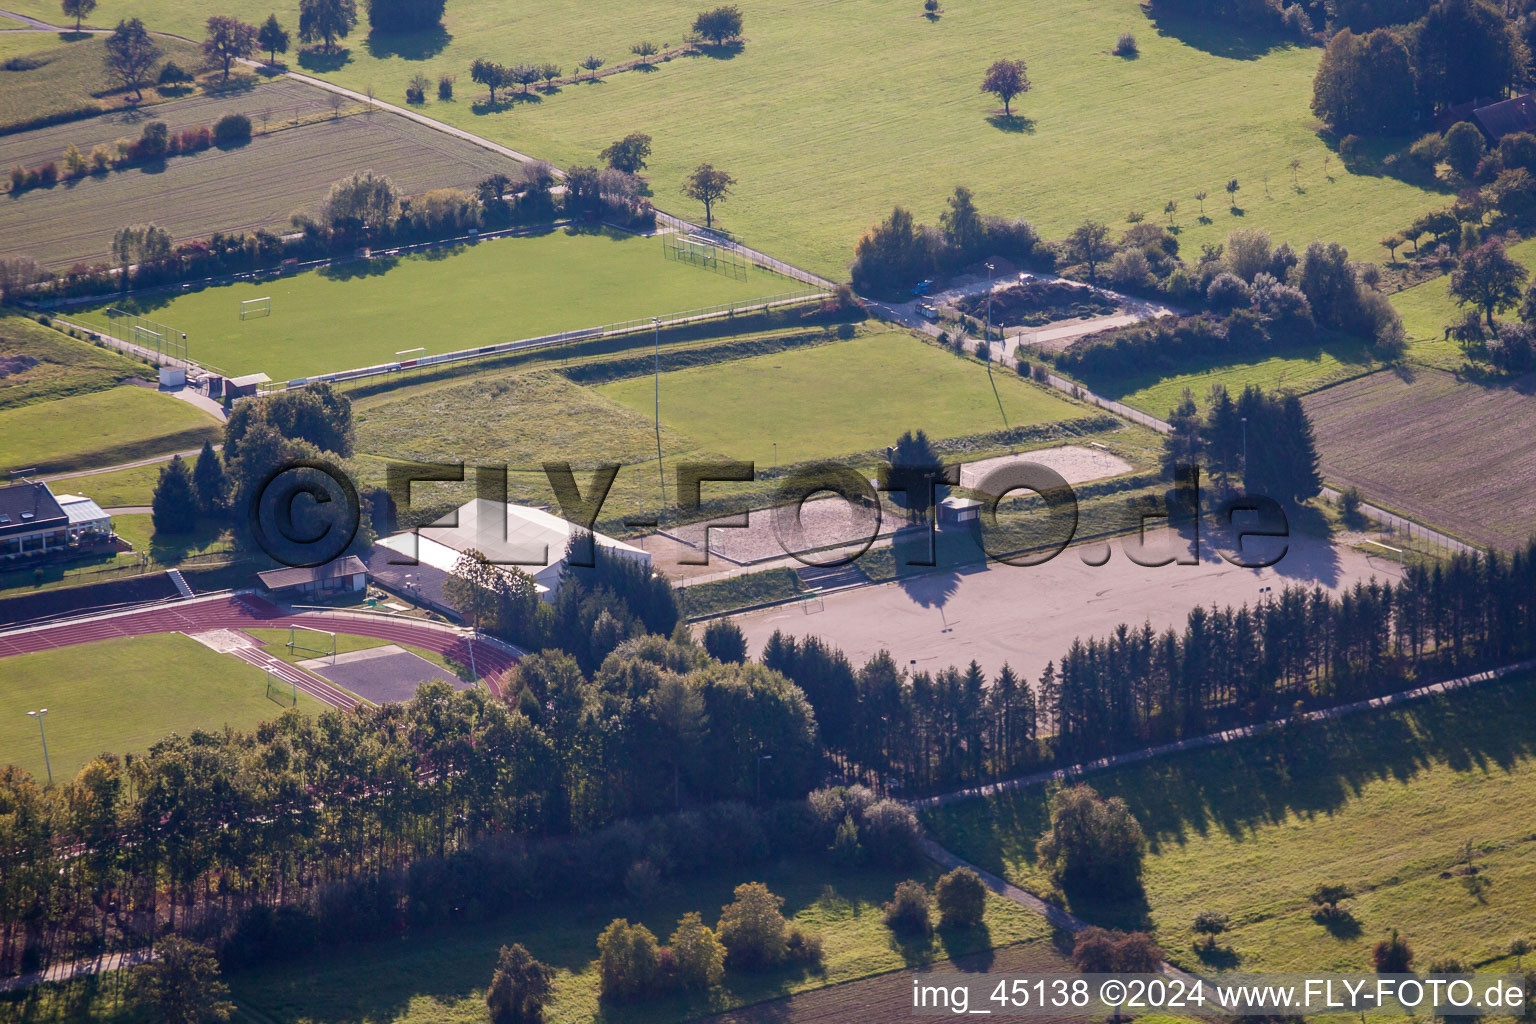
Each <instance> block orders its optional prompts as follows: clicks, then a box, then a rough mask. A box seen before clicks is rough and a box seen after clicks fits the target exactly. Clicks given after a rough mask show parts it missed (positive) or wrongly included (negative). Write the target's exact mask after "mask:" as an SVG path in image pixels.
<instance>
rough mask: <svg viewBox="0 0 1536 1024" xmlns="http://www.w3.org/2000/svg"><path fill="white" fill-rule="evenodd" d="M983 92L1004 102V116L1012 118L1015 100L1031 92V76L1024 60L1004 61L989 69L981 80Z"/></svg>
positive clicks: (994, 64) (996, 62)
mask: <svg viewBox="0 0 1536 1024" xmlns="http://www.w3.org/2000/svg"><path fill="white" fill-rule="evenodd" d="M981 91H982V92H989V93H992V94H993V95H994V96H996V97H997V98H998V99H1000V100H1002V101H1003V116H1004V117H1012V116H1013V110H1012V107H1011V104H1012V103H1013V98H1014V97H1015V96H1018V95H1019V94H1021V93H1026V92H1028V91H1029V75H1028V74H1026V73H1025V68H1024V62H1023V61H1022V60H1008V59H1003V60H999V61H995V62H994V63H993V64H992V66H991V67H989V68H987V73H986V75H984V76H983V77H982V79H981Z"/></svg>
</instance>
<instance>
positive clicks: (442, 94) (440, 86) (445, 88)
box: [437, 75, 453, 100]
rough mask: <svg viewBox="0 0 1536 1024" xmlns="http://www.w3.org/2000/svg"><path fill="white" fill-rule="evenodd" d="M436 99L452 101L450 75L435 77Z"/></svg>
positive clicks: (451, 78)
mask: <svg viewBox="0 0 1536 1024" xmlns="http://www.w3.org/2000/svg"><path fill="white" fill-rule="evenodd" d="M437 98H438V99H440V100H451V99H453V76H452V75H438V76H437Z"/></svg>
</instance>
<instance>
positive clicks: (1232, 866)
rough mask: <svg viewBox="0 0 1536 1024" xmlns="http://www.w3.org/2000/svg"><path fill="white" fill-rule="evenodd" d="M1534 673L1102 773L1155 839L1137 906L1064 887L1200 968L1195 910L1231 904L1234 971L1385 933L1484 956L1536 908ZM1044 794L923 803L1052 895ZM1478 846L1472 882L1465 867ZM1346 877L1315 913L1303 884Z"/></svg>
mask: <svg viewBox="0 0 1536 1024" xmlns="http://www.w3.org/2000/svg"><path fill="white" fill-rule="evenodd" d="M1533 713H1536V680H1533V679H1532V678H1530V677H1526V678H1524V679H1522V680H1520V681H1518V682H1510V683H1503V684H1495V685H1492V686H1488V687H1486V688H1484V689H1480V690H1477V691H1473V692H1470V693H1463V694H1460V695H1456V696H1452V697H1448V698H1441V699H1437V700H1433V701H1426V702H1421V703H1418V704H1415V705H1413V706H1412V707H1411V708H1409V709H1405V710H1399V711H1394V712H1390V713H1384V712H1373V713H1370V714H1364V715H1362V714H1355V715H1351V716H1348V717H1345V718H1342V719H1339V720H1338V721H1336V722H1333V723H1327V724H1313V725H1308V726H1305V727H1303V728H1301V729H1299V730H1297V731H1295V732H1293V733H1292V734H1290V735H1288V736H1285V735H1282V736H1271V737H1267V738H1264V739H1260V740H1254V741H1248V742H1244V743H1240V744H1234V745H1232V746H1227V747H1222V748H1219V749H1215V750H1208V751H1202V752H1197V753H1192V754H1188V755H1184V756H1180V757H1172V758H1162V759H1158V760H1157V761H1154V762H1151V763H1147V764H1143V765H1139V766H1132V767H1127V768H1124V769H1121V770H1118V771H1114V772H1102V773H1095V774H1094V775H1092V776H1090V777H1089V778H1088V779H1087V780H1086V781H1088V782H1090V783H1091V784H1092V785H1093V786H1094V787H1095V788H1096V789H1098V791H1099V792H1100V793H1101V794H1103V795H1106V796H1110V795H1118V796H1123V797H1124V798H1125V799H1126V800H1127V802H1128V803H1129V804H1130V806H1131V809H1132V811H1133V812H1134V813H1135V814H1136V816H1137V818H1138V819H1139V820H1140V821H1141V823H1142V826H1143V828H1144V829H1145V830H1146V832H1147V835H1148V838H1149V839H1150V841H1151V844H1152V846H1151V852H1150V854H1149V856H1148V858H1147V862H1146V871H1145V886H1146V902H1145V904H1144V905H1143V904H1140V903H1139V902H1136V901H1129V902H1120V903H1113V904H1106V903H1103V902H1098V901H1095V900H1094V899H1093V898H1092V897H1091V895H1090V896H1087V897H1082V896H1079V897H1077V898H1073V899H1069V900H1068V902H1069V904H1070V905H1071V906H1072V908H1073V909H1074V910H1075V911H1077V912H1078V913H1080V914H1082V915H1084V916H1085V917H1087V918H1088V919H1090V920H1093V921H1098V922H1103V923H1111V924H1118V925H1122V926H1130V925H1137V926H1151V927H1153V928H1155V929H1156V933H1157V938H1158V941H1159V942H1160V943H1161V944H1162V946H1163V948H1164V949H1166V950H1168V951H1169V953H1170V955H1171V956H1172V957H1174V958H1175V959H1176V960H1178V961H1180V962H1181V963H1183V964H1186V965H1190V966H1199V964H1200V960H1199V958H1197V957H1196V955H1195V954H1194V952H1193V951H1192V942H1193V934H1192V932H1191V930H1190V922H1191V921H1192V920H1193V919H1194V917H1195V915H1196V914H1197V913H1199V912H1200V911H1202V910H1215V911H1219V912H1221V913H1225V914H1228V915H1230V916H1231V919H1232V924H1233V931H1232V932H1231V934H1230V936H1228V938H1229V940H1230V946H1231V949H1232V950H1233V952H1234V953H1235V956H1236V959H1235V961H1234V960H1233V959H1232V958H1231V957H1218V958H1217V959H1216V960H1214V961H1212V962H1211V965H1213V966H1223V965H1226V966H1231V965H1233V964H1234V963H1235V964H1236V965H1237V966H1240V967H1241V968H1242V969H1244V970H1259V971H1301V970H1341V971H1342V970H1362V969H1369V962H1370V948H1371V946H1372V945H1373V944H1374V943H1375V942H1376V941H1378V940H1379V939H1380V938H1381V937H1382V936H1383V935H1385V934H1386V933H1387V932H1389V931H1390V930H1391V929H1393V928H1397V929H1400V930H1401V932H1402V935H1403V936H1404V938H1406V939H1407V940H1408V942H1409V943H1410V944H1411V945H1412V947H1413V949H1414V951H1415V953H1416V954H1417V957H1418V961H1417V962H1419V963H1423V964H1428V963H1430V962H1431V961H1433V960H1437V959H1443V958H1447V957H1453V956H1454V957H1458V958H1460V959H1462V960H1463V961H1464V962H1466V963H1468V964H1471V965H1477V964H1481V963H1485V962H1487V961H1490V960H1492V959H1495V958H1498V957H1500V956H1502V955H1503V953H1504V951H1505V950H1507V948H1508V945H1509V943H1510V941H1511V940H1512V939H1515V938H1517V937H1521V936H1527V937H1528V936H1530V935H1531V933H1532V927H1533V926H1532V920H1533V917H1536V833H1533V832H1532V830H1531V823H1530V807H1531V802H1532V800H1533V799H1536V731H1533V730H1532V728H1531V725H1530V723H1531V721H1532V715H1533ZM1047 798H1048V790H1047V789H1046V788H1043V787H1032V788H1030V789H1027V790H1024V791H1021V792H1018V793H1015V794H1009V795H1007V796H1004V797H999V798H994V799H987V800H973V801H967V802H964V803H960V804H955V805H953V806H951V807H948V808H945V809H943V810H942V811H940V812H934V813H933V814H931V824H932V825H933V826H934V827H935V829H936V831H937V834H938V837H939V839H940V841H941V842H943V843H944V844H945V845H946V846H948V847H949V848H950V849H952V850H954V851H955V852H956V853H958V854H959V855H961V856H963V857H966V858H968V859H971V860H972V861H974V862H976V863H979V864H983V865H985V866H988V867H991V868H993V869H995V870H998V871H1000V872H1001V873H1003V874H1005V875H1006V876H1007V877H1009V878H1010V879H1012V880H1013V881H1014V882H1016V883H1018V884H1019V885H1020V886H1022V887H1024V888H1026V889H1030V890H1033V891H1036V892H1047V891H1049V889H1050V887H1051V883H1050V881H1049V880H1048V879H1047V878H1046V877H1044V875H1043V874H1042V872H1041V871H1040V870H1039V869H1038V867H1037V866H1036V863H1035V855H1034V844H1035V841H1036V839H1038V838H1039V836H1040V834H1041V833H1042V831H1043V829H1044V828H1045V827H1046V820H1047V810H1046V804H1047ZM1468 842H1470V843H1472V844H1473V847H1474V851H1475V852H1474V858H1473V862H1474V864H1475V865H1476V866H1477V867H1478V868H1479V872H1478V875H1477V877H1479V878H1481V879H1484V880H1485V882H1486V889H1485V890H1484V891H1483V892H1481V893H1474V892H1472V891H1471V890H1470V889H1469V888H1468V886H1467V884H1466V882H1465V879H1464V877H1462V876H1460V875H1458V874H1457V873H1456V872H1457V870H1458V865H1459V864H1460V863H1461V851H1462V850H1463V847H1464V845H1465V844H1466V843H1468ZM1324 882H1327V883H1343V884H1346V885H1349V886H1351V887H1352V888H1353V889H1354V890H1355V892H1356V893H1358V894H1359V895H1358V896H1357V897H1356V898H1355V899H1354V900H1353V901H1351V904H1350V910H1351V915H1352V917H1351V919H1350V920H1348V921H1345V922H1336V923H1334V924H1333V925H1332V927H1331V928H1325V927H1324V926H1323V925H1321V924H1319V923H1318V922H1316V921H1314V920H1313V918H1312V916H1311V907H1310V905H1309V903H1308V899H1307V894H1308V893H1309V892H1310V891H1311V890H1312V889H1313V887H1315V886H1316V885H1318V884H1320V883H1324Z"/></svg>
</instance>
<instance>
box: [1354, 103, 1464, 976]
mask: <svg viewBox="0 0 1536 1024" xmlns="http://www.w3.org/2000/svg"><path fill="white" fill-rule="evenodd" d="M1463 123H1465V122H1463ZM1371 962H1372V963H1373V964H1375V966H1376V973H1377V974H1407V973H1408V971H1409V970H1410V969H1412V967H1413V950H1412V949H1410V948H1409V946H1408V943H1407V942H1405V941H1404V940H1403V939H1402V938H1400V937H1399V936H1398V934H1397V929H1396V928H1394V929H1392V936H1391V938H1387V939H1382V940H1381V941H1380V942H1378V943H1376V946H1375V948H1374V949H1372V950H1371Z"/></svg>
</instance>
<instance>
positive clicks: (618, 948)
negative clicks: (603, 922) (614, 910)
mask: <svg viewBox="0 0 1536 1024" xmlns="http://www.w3.org/2000/svg"><path fill="white" fill-rule="evenodd" d="M597 961H598V978H599V986H600V989H601V992H602V996H603V998H604V999H616V1000H632V999H638V998H640V997H641V996H646V995H649V994H651V993H652V992H654V991H655V988H656V976H657V970H658V962H657V961H658V957H657V949H656V936H655V935H653V934H651V930H650V929H649V928H647V927H646V926H645V925H643V924H630V923H629V922H628V921H625V920H623V919H621V918H614V919H613V921H612V922H611V923H610V924H609V925H608V927H607V928H605V929H603V933H602V934H601V935H599V936H598V937H597Z"/></svg>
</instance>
